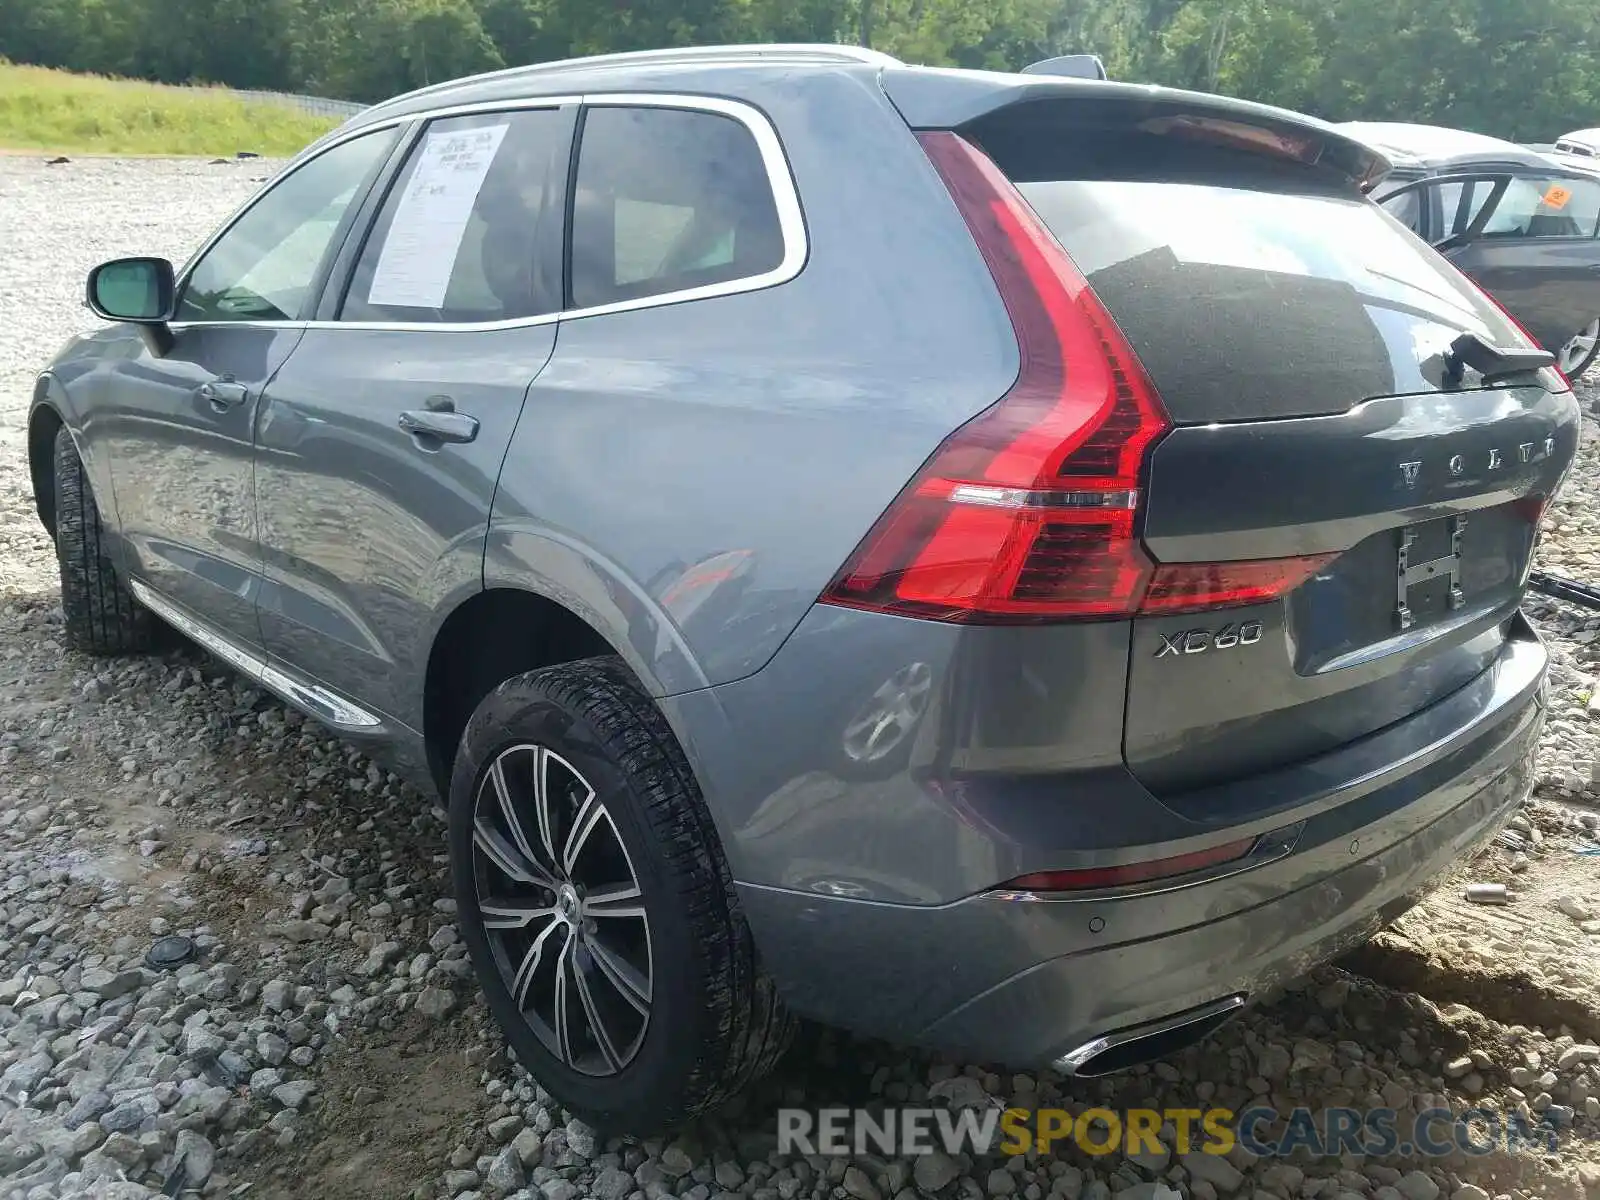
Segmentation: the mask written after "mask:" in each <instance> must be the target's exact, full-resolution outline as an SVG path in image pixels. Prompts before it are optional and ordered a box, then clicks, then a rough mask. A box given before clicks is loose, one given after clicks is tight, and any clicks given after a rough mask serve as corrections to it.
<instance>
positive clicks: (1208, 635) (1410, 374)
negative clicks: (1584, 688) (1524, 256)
mask: <svg viewBox="0 0 1600 1200" xmlns="http://www.w3.org/2000/svg"><path fill="white" fill-rule="evenodd" d="M1169 95H1170V94H1169ZM1086 97H1089V98H1086ZM1197 103H1199V107H1198V108H1195V109H1193V110H1190V111H1183V110H1182V108H1181V106H1170V105H1169V106H1165V107H1164V106H1163V104H1162V103H1159V102H1156V101H1148V100H1146V101H1140V100H1134V101H1129V100H1127V99H1124V98H1121V97H1117V98H1114V99H1113V98H1108V99H1106V100H1103V101H1100V100H1095V99H1093V98H1092V97H1091V94H1090V92H1088V91H1086V90H1084V89H1082V88H1080V89H1079V90H1078V91H1077V92H1075V93H1071V94H1070V95H1068V96H1067V97H1065V98H1060V99H1051V98H1042V99H1038V100H1033V101H1030V102H1026V103H1019V104H1012V105H1009V106H1005V107H1002V108H1000V109H998V110H997V111H994V112H990V113H987V114H985V115H982V116H980V117H978V118H977V119H975V120H971V121H969V122H967V123H966V124H965V125H964V127H962V128H961V129H960V131H959V132H960V133H961V135H962V136H963V137H964V138H966V139H967V140H968V141H970V142H972V143H973V144H975V145H977V146H979V147H980V148H981V149H982V150H983V151H984V152H986V153H987V154H988V156H989V157H990V158H991V159H993V160H994V162H995V163H996V165H998V166H999V168H1000V169H1001V170H1002V171H1003V172H1004V173H1005V174H1006V176H1007V177H1008V178H1009V179H1010V180H1011V182H1012V183H1013V184H1014V185H1015V187H1016V188H1017V190H1018V191H1020V192H1021V194H1022V195H1023V196H1024V197H1025V198H1026V199H1027V200H1028V202H1029V203H1030V205H1031V206H1032V207H1033V209H1034V211H1035V212H1036V213H1037V214H1038V215H1039V217H1040V218H1041V219H1042V220H1043V222H1044V223H1045V224H1046V225H1047V226H1048V227H1049V229H1050V231H1051V232H1052V233H1053V234H1054V235H1055V237H1056V238H1057V239H1058V240H1059V241H1060V243H1061V244H1062V245H1063V246H1064V247H1065V248H1066V250H1067V251H1068V253H1069V254H1070V255H1071V257H1072V259H1073V260H1074V262H1075V263H1076V264H1077V267H1078V269H1079V270H1080V271H1081V272H1082V273H1083V275H1084V276H1085V278H1086V279H1087V280H1088V282H1089V284H1090V286H1091V287H1092V288H1093V290H1094V292H1095V293H1096V294H1097V295H1098V297H1099V298H1100V301H1101V302H1102V303H1103V304H1104V306H1105V308H1106V309H1107V310H1108V311H1109V312H1110V314H1111V316H1112V317H1113V318H1114V320H1115V321H1116V323H1117V324H1118V326H1120V328H1121V331H1122V333H1123V334H1124V335H1125V337H1126V339H1127V342H1128V343H1129V344H1130V345H1131V347H1132V348H1133V350H1134V351H1135V352H1136V354H1137V356H1138V358H1139V360H1140V361H1141V362H1142V364H1143V366H1144V368H1145V371H1146V372H1147V373H1148V375H1149V377H1150V380H1151V382H1152V383H1153V385H1154V389H1155V391H1156V392H1157V393H1158V395H1159V398H1160V402H1161V405H1162V406H1163V407H1164V408H1165V410H1166V412H1167V415H1168V416H1169V417H1170V419H1171V422H1172V425H1173V426H1174V427H1173V428H1172V429H1170V430H1169V431H1168V432H1167V433H1166V434H1165V435H1164V436H1163V437H1162V438H1161V439H1160V440H1159V441H1158V442H1157V443H1156V444H1155V445H1154V447H1153V449H1152V450H1151V451H1149V452H1148V453H1147V455H1146V457H1145V461H1144V473H1143V478H1142V480H1141V483H1142V487H1141V496H1140V501H1139V509H1138V526H1137V528H1138V530H1139V533H1140V536H1141V537H1142V541H1143V544H1144V548H1145V550H1146V551H1147V552H1148V553H1149V555H1150V557H1152V558H1153V559H1154V560H1156V562H1157V563H1160V564H1219V567H1218V569H1217V571H1216V572H1215V574H1214V583H1215V584H1216V586H1215V587H1212V588H1210V593H1211V594H1210V595H1209V596H1208V597H1206V598H1205V601H1204V603H1199V604H1196V605H1195V606H1194V607H1195V609H1196V611H1192V612H1182V611H1178V612H1177V614H1176V615H1168V614H1167V613H1164V614H1162V615H1158V616H1152V615H1141V616H1138V617H1136V618H1135V619H1134V621H1133V626H1134V628H1133V637H1132V642H1131V646H1132V650H1131V662H1130V665H1129V678H1128V695H1127V706H1126V724H1125V739H1124V754H1125V757H1126V760H1127V762H1128V765H1129V767H1130V768H1131V769H1132V771H1133V772H1134V773H1135V774H1136V775H1137V776H1138V777H1139V778H1140V779H1141V781H1143V782H1144V783H1145V784H1146V785H1147V786H1148V787H1150V788H1151V790H1152V791H1154V792H1156V793H1157V794H1158V795H1161V796H1163V798H1165V799H1168V800H1169V802H1174V803H1175V804H1176V806H1177V807H1180V808H1181V807H1182V801H1183V796H1184V794H1185V793H1187V792H1190V791H1191V790H1194V789H1198V788H1201V787H1205V786H1208V785H1214V784H1217V783H1222V782H1226V781H1228V780H1231V779H1237V778H1241V777H1244V776H1248V775H1251V774H1254V773H1257V772H1260V771H1263V770H1266V769H1270V768H1272V767H1276V766H1280V765H1284V764H1288V763H1292V762H1296V761H1300V760H1304V759H1306V758H1309V757H1312V756H1315V755H1317V754H1319V753H1321V752H1324V751H1326V750H1329V749H1331V748H1333V747H1336V746H1339V745H1341V744H1343V743H1347V742H1349V741H1351V740H1353V739H1356V738H1359V737H1361V736H1363V735H1365V734H1368V733H1371V732H1373V731H1375V730H1378V729H1380V728H1382V727H1384V726H1386V725H1389V724H1391V723H1393V722H1395V721H1398V720H1401V719H1402V718H1404V717H1406V716H1408V715H1410V714H1413V713H1415V712H1417V711H1418V710H1419V709H1421V708H1423V707H1425V706H1427V705H1429V704H1431V703H1433V702H1435V701H1437V700H1439V699H1440V698H1442V697H1444V696H1446V695H1448V694H1449V693H1451V692H1453V691H1455V690H1457V689H1459V688H1460V687H1462V686H1463V685H1465V684H1466V683H1467V682H1468V681H1470V680H1471V679H1472V678H1474V677H1475V676H1476V675H1478V674H1479V673H1480V672H1482V671H1483V670H1485V669H1486V668H1487V667H1488V666H1489V665H1490V664H1491V663H1492V662H1493V661H1494V660H1495V658H1496V657H1497V655H1498V654H1499V653H1500V651H1501V648H1502V646H1503V643H1504V641H1505V639H1506V638H1507V636H1509V635H1510V634H1511V631H1512V629H1513V626H1514V622H1515V621H1517V620H1518V618H1517V617H1516V609H1517V604H1518V601H1519V598H1520V595H1521V591H1522V588H1523V586H1524V584H1525V581H1526V574H1527V570H1528V567H1529V563H1530V559H1531V555H1532V552H1533V547H1534V544H1535V540H1536V534H1537V528H1538V519H1539V515H1540V512H1541V509H1542V505H1543V503H1544V500H1545V499H1546V498H1547V497H1549V496H1550V495H1551V494H1552V493H1553V492H1554V490H1555V489H1556V487H1557V486H1558V485H1559V483H1560V480H1561V478H1562V476H1563V475H1564V473H1565V471H1566V469H1567V467H1568V465H1569V464H1570V462H1571V461H1572V457H1573V455H1574V452H1575V449H1576V444H1577V438H1578V427H1579V417H1578V410H1577V405H1576V402H1575V401H1574V399H1573V398H1572V395H1571V392H1570V390H1569V389H1567V388H1566V385H1565V381H1563V380H1562V379H1561V378H1560V376H1559V375H1557V374H1556V373H1554V372H1553V371H1550V370H1538V371H1525V372H1523V373H1521V374H1516V375H1511V376H1504V377H1497V378H1496V379H1495V380H1494V382H1493V385H1492V386H1491V385H1489V384H1487V383H1486V382H1485V380H1484V379H1483V377H1482V376H1480V375H1478V374H1477V373H1476V372H1474V371H1472V370H1471V369H1457V367H1456V365H1455V364H1454V363H1453V360H1452V358H1451V356H1450V353H1449V352H1450V347H1451V344H1452V341H1453V340H1454V339H1456V338H1458V337H1459V336H1460V335H1461V334H1463V333H1473V334H1476V335H1478V336H1479V337H1481V338H1482V339H1483V341H1484V342H1486V343H1488V344H1491V345H1495V346H1527V345H1529V344H1530V343H1529V342H1528V341H1527V339H1526V338H1525V336H1524V335H1523V334H1522V333H1521V331H1519V330H1518V329H1517V328H1516V327H1515V325H1514V324H1513V323H1512V322H1510V320H1509V319H1508V318H1507V317H1506V316H1505V315H1504V314H1503V312H1502V311H1501V310H1500V309H1499V308H1497V307H1496V306H1495V305H1494V303H1493V302H1492V301H1490V300H1489V299H1488V298H1487V297H1486V296H1485V295H1484V294H1483V293H1482V292H1481V291H1480V290H1479V289H1478V288H1477V287H1476V286H1475V285H1473V284H1472V283H1471V282H1470V281H1468V280H1467V279H1466V278H1465V277H1464V276H1463V275H1461V274H1460V273H1459V272H1458V271H1457V270H1456V269H1455V268H1454V267H1452V266H1451V265H1449V264H1448V263H1447V262H1446V261H1445V260H1444V259H1443V258H1441V257H1440V256H1439V255H1437V254H1436V253H1434V252H1433V251H1432V250H1431V249H1430V248H1429V247H1428V246H1426V245H1425V244H1424V243H1423V242H1421V241H1420V240H1419V239H1417V238H1416V237H1415V236H1413V235H1412V234H1411V233H1410V232H1409V231H1408V230H1406V229H1404V228H1403V227H1402V226H1401V225H1400V224H1399V223H1398V222H1396V221H1394V220H1393V219H1391V218H1390V217H1389V216H1388V215H1387V214H1385V213H1384V212H1383V211H1382V210H1381V209H1379V208H1378V207H1376V206H1375V205H1373V204H1371V203H1370V202H1368V201H1367V200H1366V199H1364V198H1363V196H1362V195H1361V191H1360V186H1359V185H1360V182H1361V180H1360V178H1358V176H1359V174H1360V169H1359V164H1357V166H1356V167H1355V168H1352V167H1351V165H1350V163H1351V161H1353V160H1350V159H1349V158H1348V156H1347V157H1346V160H1345V161H1344V162H1343V163H1341V164H1334V165H1330V161H1331V159H1332V158H1333V157H1334V155H1333V153H1332V151H1333V150H1335V149H1340V150H1348V147H1343V146H1342V144H1341V143H1339V142H1337V140H1336V139H1329V138H1324V137H1323V136H1321V134H1320V132H1319V130H1323V129H1325V128H1326V127H1319V126H1316V125H1314V124H1312V123H1309V122H1308V123H1307V124H1306V136H1304V137H1300V136H1298V135H1297V134H1296V131H1295V130H1294V129H1293V126H1292V125H1287V126H1286V125H1284V124H1279V123H1276V122H1267V123H1266V127H1262V126H1259V125H1253V124H1252V121H1251V120H1250V119H1249V118H1248V117H1246V118H1241V117H1240V115H1239V113H1237V112H1235V111H1227V110H1223V111H1221V112H1219V113H1210V114H1208V113H1207V111H1206V109H1205V107H1204V104H1203V102H1197ZM1380 169H1381V168H1380ZM1241 563H1245V564H1251V563H1255V564H1258V565H1257V566H1256V567H1254V568H1251V567H1249V566H1246V567H1245V568H1244V569H1243V570H1241V568H1240V564H1241ZM1252 569H1254V570H1255V571H1256V573H1257V574H1256V577H1257V578H1258V579H1260V578H1269V579H1275V580H1276V581H1277V584H1278V585H1279V586H1275V587H1271V588H1268V590H1267V592H1266V594H1273V595H1274V596H1275V598H1273V599H1271V600H1270V601H1268V602H1264V603H1254V604H1244V605H1238V604H1237V603H1234V602H1231V601H1230V599H1229V595H1228V593H1229V589H1230V588H1235V585H1241V586H1239V587H1237V588H1235V600H1237V599H1244V598H1248V597H1250V596H1251V595H1257V596H1259V595H1261V594H1263V593H1262V592H1260V591H1257V592H1255V593H1251V592H1250V591H1249V590H1248V588H1245V587H1243V586H1242V584H1245V583H1248V582H1249V580H1250V578H1251V574H1250V572H1251V570H1252ZM1210 570H1211V568H1209V567H1203V566H1202V567H1197V569H1196V570H1195V571H1194V572H1193V573H1192V574H1193V575H1194V576H1196V577H1198V578H1199V579H1200V580H1201V581H1202V582H1200V583H1195V582H1194V581H1193V580H1191V582H1190V584H1189V585H1188V586H1192V587H1194V588H1195V594H1196V596H1197V597H1199V596H1201V595H1202V593H1204V592H1206V591H1207V588H1206V586H1205V584H1204V582H1203V581H1204V579H1205V578H1206V577H1207V574H1208V572H1210ZM1177 599H1178V601H1179V603H1177V604H1175V605H1173V606H1171V607H1170V608H1169V610H1168V613H1171V612H1172V611H1173V610H1174V609H1179V610H1181V609H1182V608H1183V607H1184V606H1183V605H1182V603H1181V597H1179V598H1177ZM1196 815H1199V814H1196Z"/></svg>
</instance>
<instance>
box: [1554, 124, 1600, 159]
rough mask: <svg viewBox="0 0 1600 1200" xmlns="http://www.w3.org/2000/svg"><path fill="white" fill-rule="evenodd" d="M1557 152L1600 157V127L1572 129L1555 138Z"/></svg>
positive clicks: (1582, 156)
mask: <svg viewBox="0 0 1600 1200" xmlns="http://www.w3.org/2000/svg"><path fill="white" fill-rule="evenodd" d="M1555 150H1556V152H1557V153H1559V154H1572V155H1576V156H1577V157H1579V158H1600V129H1574V130H1573V131H1572V132H1571V133H1564V134H1562V135H1561V136H1560V137H1558V138H1557V139H1556V144H1555Z"/></svg>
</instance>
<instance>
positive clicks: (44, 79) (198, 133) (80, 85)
mask: <svg viewBox="0 0 1600 1200" xmlns="http://www.w3.org/2000/svg"><path fill="white" fill-rule="evenodd" d="M335 124H337V121H336V120H334V119H333V118H329V117H318V116H312V115H311V114H309V113H302V112H299V111H297V110H295V109H292V108H288V107H280V106H279V105H276V104H270V103H267V104H261V103H246V102H244V101H241V100H237V99H234V98H233V97H231V96H230V95H228V94H227V93H226V92H223V91H220V90H213V89H209V88H177V87H162V86H160V85H159V84H153V83H139V82H135V81H132V80H125V79H105V78H101V77H99V76H95V75H73V74H70V73H69V72H66V71H51V70H46V69H44V68H42V67H22V66H15V65H13V64H11V63H8V62H6V61H4V60H3V59H0V148H3V149H12V150H49V151H55V152H58V153H64V154H71V153H73V152H74V151H76V152H78V153H84V154H194V155H217V154H226V155H232V154H234V153H235V152H237V151H240V150H253V151H255V152H256V153H257V154H265V155H288V154H293V153H294V152H295V151H297V150H299V149H300V148H301V147H302V146H304V145H305V144H306V143H307V142H310V141H312V140H313V139H314V138H316V137H317V136H318V135H320V134H322V133H324V132H326V131H327V130H329V129H331V128H333V126H334V125H335Z"/></svg>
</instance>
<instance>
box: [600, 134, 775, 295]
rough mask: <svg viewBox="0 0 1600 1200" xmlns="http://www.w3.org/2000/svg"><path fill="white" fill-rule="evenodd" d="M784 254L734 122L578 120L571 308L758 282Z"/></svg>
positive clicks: (768, 195)
mask: <svg viewBox="0 0 1600 1200" xmlns="http://www.w3.org/2000/svg"><path fill="white" fill-rule="evenodd" d="M783 254H784V243H783V232H782V229H781V227H780V224H779V220H778V209H777V204H776V201H775V200H774V198H773V194H772V181H771V180H770V178H769V177H768V175H767V168H766V163H765V161H764V160H763V158H762V156H761V150H760V147H758V146H757V145H756V140H755V137H754V135H753V134H752V133H751V132H750V130H749V129H748V128H747V127H746V126H745V125H744V124H743V123H742V122H740V121H737V120H735V119H734V118H732V117H728V116H724V115H722V114H720V113H712V112H702V111H697V110H691V109H672V108H633V107H624V106H615V107H613V106H599V107H594V108H591V109H589V110H588V112H587V113H586V114H585V116H584V121H583V135H582V141H581V143H580V145H579V148H578V174H577V181H576V187H575V191H574V197H573V209H572V241H571V255H572V265H571V280H572V282H571V286H572V305H573V307H575V308H593V307H596V306H599V305H604V304H614V303H618V302H622V301H628V300H639V299H643V298H646V297H650V296H661V295H666V294H669V293H673V292H681V291H688V290H690V289H692V288H699V287H705V286H708V285H711V284H717V283H728V282H732V281H735V280H739V279H748V278H751V277H754V276H758V275H764V274H766V273H767V272H769V271H772V270H774V269H776V268H777V267H778V266H779V265H780V264H781V263H782V262H783Z"/></svg>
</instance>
